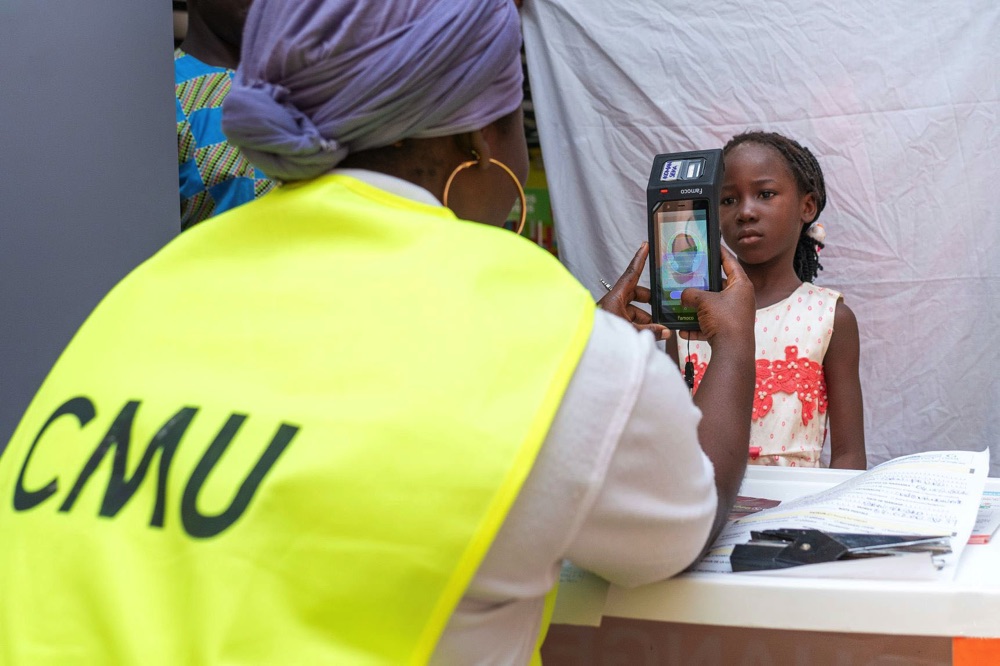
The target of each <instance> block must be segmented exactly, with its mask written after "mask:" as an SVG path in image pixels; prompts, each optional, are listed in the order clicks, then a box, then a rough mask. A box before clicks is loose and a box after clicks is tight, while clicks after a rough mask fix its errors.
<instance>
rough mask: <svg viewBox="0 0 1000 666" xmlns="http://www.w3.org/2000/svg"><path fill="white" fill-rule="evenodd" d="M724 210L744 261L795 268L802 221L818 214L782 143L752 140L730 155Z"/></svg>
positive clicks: (731, 240)
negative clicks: (776, 145) (774, 145)
mask: <svg viewBox="0 0 1000 666" xmlns="http://www.w3.org/2000/svg"><path fill="white" fill-rule="evenodd" d="M719 212H720V218H721V220H720V221H721V228H722V238H723V240H725V241H726V245H728V246H729V247H730V248H731V249H732V250H733V252H734V253H735V254H736V256H737V257H739V259H740V261H741V262H742V263H743V264H744V265H751V266H755V265H760V264H768V263H775V264H776V265H782V266H783V265H786V264H787V266H788V268H789V269H791V267H792V260H793V259H794V257H795V248H796V246H797V245H798V242H799V235H800V233H801V232H802V225H803V224H806V223H807V222H811V221H812V220H813V219H814V218H815V217H816V199H815V197H814V196H813V195H812V194H802V192H801V191H799V186H798V183H797V182H796V181H795V176H794V175H793V174H792V171H791V168H790V167H789V166H788V163H787V162H786V161H785V158H784V157H782V155H781V153H779V152H778V151H777V149H775V148H772V147H771V146H767V145H764V144H760V143H753V142H747V143H741V144H740V145H738V146H736V147H735V148H733V149H732V150H730V151H729V153H728V154H727V155H726V159H725V178H724V180H723V183H722V196H721V200H720V206H719Z"/></svg>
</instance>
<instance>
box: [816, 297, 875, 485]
mask: <svg viewBox="0 0 1000 666" xmlns="http://www.w3.org/2000/svg"><path fill="white" fill-rule="evenodd" d="M859 358H860V344H859V340H858V320H857V319H856V318H855V316H854V313H853V312H851V309H850V308H849V307H847V306H846V305H845V304H844V302H843V301H842V300H838V301H837V310H836V312H835V313H834V318H833V336H832V337H831V338H830V346H829V347H828V348H827V350H826V356H825V357H824V358H823V372H824V374H825V375H826V392H827V409H828V411H829V415H830V467H834V468H838V469H866V468H867V467H868V458H867V456H866V454H865V417H864V410H863V406H862V400H861V378H860V377H859V376H858V363H859Z"/></svg>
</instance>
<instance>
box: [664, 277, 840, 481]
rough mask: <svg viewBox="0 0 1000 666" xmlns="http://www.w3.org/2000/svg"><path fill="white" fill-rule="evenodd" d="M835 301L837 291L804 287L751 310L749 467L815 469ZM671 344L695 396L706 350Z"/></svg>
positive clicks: (705, 363) (821, 439)
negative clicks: (753, 366) (753, 367)
mask: <svg viewBox="0 0 1000 666" xmlns="http://www.w3.org/2000/svg"><path fill="white" fill-rule="evenodd" d="M840 298H841V294H840V293H839V292H837V291H834V290H832V289H826V288H824V287H817V286H816V285H814V284H811V283H809V282H804V283H802V286H800V287H799V288H798V289H796V290H795V291H794V292H792V294H791V295H790V296H789V297H788V298H786V299H785V300H783V301H779V302H777V303H775V304H774V305H770V306H768V307H766V308H761V309H759V310H757V318H756V324H755V331H756V343H757V353H756V356H757V377H756V389H755V392H754V398H753V424H752V426H751V429H750V450H749V456H750V460H749V462H750V463H751V464H756V465H781V466H787V467H818V466H819V456H820V453H822V451H823V442H824V441H825V440H826V429H827V413H826V406H827V402H826V378H825V377H824V375H823V358H824V357H825V356H826V350H827V347H829V345H830V338H831V337H832V336H833V316H834V312H835V311H836V308H837V301H838V300H840ZM677 345H678V355H679V356H680V357H681V361H682V362H686V361H688V360H690V361H691V362H692V363H693V364H694V369H695V375H694V389H695V391H697V390H698V385H699V384H700V383H701V378H702V376H704V374H705V368H706V367H708V363H709V361H710V359H711V355H712V350H711V348H710V347H709V345H708V343H706V342H699V341H694V340H692V341H691V345H690V352H689V351H688V344H687V342H686V341H685V340H678V341H677ZM689 354H690V355H689Z"/></svg>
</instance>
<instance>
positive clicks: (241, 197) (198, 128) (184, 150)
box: [174, 49, 274, 229]
mask: <svg viewBox="0 0 1000 666" xmlns="http://www.w3.org/2000/svg"><path fill="white" fill-rule="evenodd" d="M233 74H234V72H233V70H231V69H225V68H223V67H213V66H211V65H207V64H205V63H203V62H202V61H200V60H198V59H197V58H195V57H194V56H191V55H189V54H187V53H185V52H184V51H182V50H180V49H177V50H175V51H174V92H175V93H176V97H177V164H178V171H179V177H180V210H181V229H187V228H189V227H190V226H192V225H194V224H197V223H198V222H201V221H202V220H205V219H207V218H209V217H211V216H213V215H218V214H219V213H221V212H223V211H226V210H229V209H230V208H235V207H236V206H239V205H240V204H243V203H246V202H248V201H252V200H253V199H254V198H255V197H258V196H260V195H262V194H264V193H265V192H267V191H268V190H270V189H271V188H272V187H274V183H273V181H270V180H268V179H267V176H265V175H264V174H263V173H262V172H261V171H259V170H258V169H256V168H254V166H253V165H252V164H250V162H249V161H248V160H247V159H246V158H245V157H244V156H243V154H242V153H241V152H240V151H239V150H238V149H237V148H236V147H234V146H231V145H230V144H229V142H228V141H227V140H226V136H225V135H224V134H223V133H222V100H224V99H225V98H226V95H227V94H229V89H230V85H231V81H232V78H233Z"/></svg>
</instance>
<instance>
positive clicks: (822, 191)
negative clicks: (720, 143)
mask: <svg viewBox="0 0 1000 666" xmlns="http://www.w3.org/2000/svg"><path fill="white" fill-rule="evenodd" d="M742 143H759V144H761V145H764V146H770V147H771V148H774V149H775V150H777V151H778V153H780V154H781V156H782V157H784V158H785V162H787V163H788V168H789V169H790V170H791V172H792V175H793V176H795V181H796V182H797V183H798V186H799V191H801V192H802V193H803V194H812V195H813V197H815V199H816V217H814V218H813V219H812V222H808V223H806V224H803V225H802V231H801V232H800V233H799V244H798V246H797V247H796V248H795V258H794V259H793V260H792V266H793V267H794V269H795V274H796V275H798V276H799V279H800V280H802V281H803V282H812V281H813V280H815V279H816V275H817V274H819V271H821V270H823V266H822V264H820V263H819V250H821V249H822V248H823V247H825V246H824V245H823V243H821V242H820V241H818V240H816V239H815V238H813V237H812V236H810V235H809V234H808V233H806V232H807V231H808V230H809V228H810V227H811V226H812V225H813V223H815V222H816V220H817V219H819V214H820V213H822V212H823V209H824V208H825V207H826V183H825V182H824V180H823V170H822V169H821V168H820V166H819V162H817V161H816V157H815V156H814V155H813V154H812V153H811V152H810V151H809V149H808V148H806V147H805V146H803V145H801V144H800V143H798V142H797V141H794V140H792V139H789V138H788V137H786V136H782V135H781V134H776V133H774V132H761V131H752V132H744V133H743V134H737V135H736V136H734V137H733V138H732V139H730V140H729V143H727V144H726V146H725V148H723V149H722V154H723V156H725V155H727V154H728V153H729V151H730V150H732V149H733V148H735V147H736V146H738V145H740V144H742Z"/></svg>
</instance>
